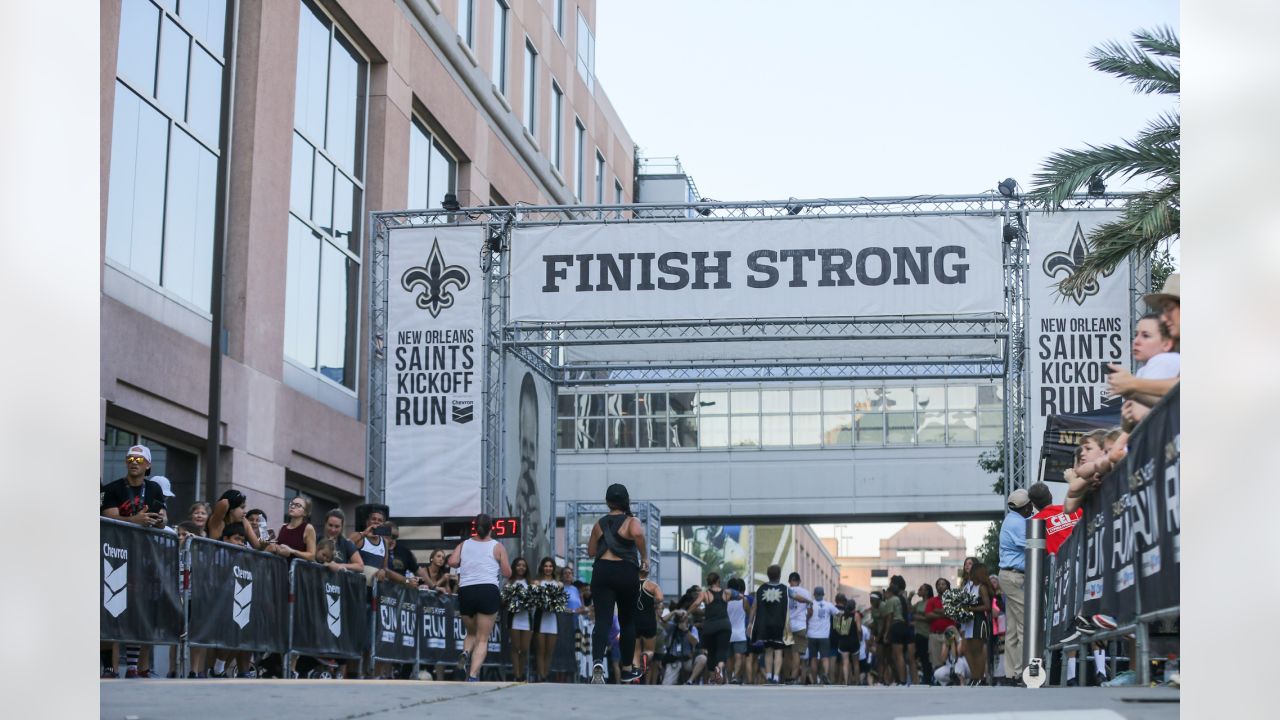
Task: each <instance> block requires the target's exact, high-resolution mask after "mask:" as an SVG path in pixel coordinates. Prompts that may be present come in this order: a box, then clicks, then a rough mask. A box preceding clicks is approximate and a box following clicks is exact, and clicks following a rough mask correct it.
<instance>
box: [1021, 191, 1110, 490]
mask: <svg viewBox="0 0 1280 720" xmlns="http://www.w3.org/2000/svg"><path fill="white" fill-rule="evenodd" d="M1118 216H1119V213H1114V212H1069V211H1068V212H1059V213H1054V214H1052V215H1037V216H1036V217H1035V219H1034V225H1033V227H1032V232H1031V248H1030V249H1031V261H1030V267H1029V268H1028V281H1027V284H1028V288H1027V293H1028V296H1029V297H1028V300H1029V302H1030V308H1029V312H1028V317H1027V343H1028V347H1029V349H1030V351H1031V354H1030V359H1029V363H1028V366H1029V367H1028V371H1029V372H1030V373H1031V378H1030V379H1031V382H1030V387H1031V406H1030V408H1028V415H1029V416H1030V418H1029V419H1030V423H1029V427H1028V428H1027V431H1028V432H1030V433H1031V455H1030V457H1029V458H1028V464H1029V465H1031V466H1032V467H1039V466H1040V448H1041V444H1042V442H1043V438H1044V430H1045V424H1046V421H1047V418H1048V417H1049V416H1050V415H1063V414H1079V413H1083V412H1087V411H1089V410H1097V409H1099V408H1101V407H1102V406H1103V405H1104V403H1108V401H1109V398H1107V397H1105V391H1106V388H1107V376H1106V372H1105V369H1106V365H1107V364H1108V363H1115V364H1118V365H1120V366H1122V367H1125V368H1128V367H1129V351H1130V346H1131V345H1132V342H1131V341H1132V338H1133V333H1132V328H1130V327H1129V326H1130V307H1131V302H1130V297H1129V263H1128V261H1126V262H1124V263H1121V264H1120V265H1119V266H1118V267H1116V269H1115V270H1114V271H1112V272H1111V273H1110V274H1109V275H1102V276H1099V277H1098V279H1097V280H1096V281H1095V282H1093V283H1091V284H1089V285H1088V286H1086V287H1085V288H1084V289H1082V290H1080V291H1079V292H1077V293H1075V294H1073V295H1070V296H1068V297H1063V296H1062V295H1060V294H1059V293H1058V289H1057V287H1056V286H1057V284H1058V283H1059V282H1060V281H1062V280H1063V279H1065V278H1066V277H1068V276H1069V275H1071V273H1073V272H1075V269H1076V268H1077V267H1079V266H1080V264H1081V263H1083V262H1084V260H1085V258H1086V257H1087V256H1088V255H1089V246H1088V243H1087V242H1086V240H1085V238H1086V237H1088V235H1089V233H1090V232H1091V231H1092V230H1093V229H1094V228H1095V227H1097V226H1098V225H1101V224H1103V223H1106V222H1109V221H1111V220H1114V219H1115V218H1117V217H1118ZM1040 479H1041V480H1046V481H1050V480H1056V481H1061V480H1062V478H1061V477H1044V478H1040ZM1032 480H1035V478H1032Z"/></svg>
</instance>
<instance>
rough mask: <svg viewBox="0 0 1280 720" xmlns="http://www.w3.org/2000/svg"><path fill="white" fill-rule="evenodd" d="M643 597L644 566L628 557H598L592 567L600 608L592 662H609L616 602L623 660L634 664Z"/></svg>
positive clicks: (593, 635)
mask: <svg viewBox="0 0 1280 720" xmlns="http://www.w3.org/2000/svg"><path fill="white" fill-rule="evenodd" d="M639 599H640V568H638V567H636V566H635V565H633V564H631V563H629V562H627V561H625V560H603V559H597V560H596V562H595V565H594V566H593V567H592V569H591V605H592V606H593V607H594V608H595V609H596V627H595V630H593V631H592V632H591V657H592V662H595V663H599V664H601V665H607V664H608V660H607V658H608V657H609V654H608V650H609V633H610V632H611V631H612V630H613V612H614V606H615V605H616V606H617V608H618V627H619V628H620V629H621V636H620V637H619V639H618V650H619V653H620V655H621V664H622V665H626V666H628V667H629V666H630V665H631V658H632V657H633V656H634V654H635V651H636V625H635V614H636V603H637V601H638V600H639Z"/></svg>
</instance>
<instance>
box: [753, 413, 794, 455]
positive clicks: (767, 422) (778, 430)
mask: <svg viewBox="0 0 1280 720" xmlns="http://www.w3.org/2000/svg"><path fill="white" fill-rule="evenodd" d="M760 436H761V438H760V444H761V445H762V446H764V447H790V445H791V416H790V415H765V416H764V417H762V418H760Z"/></svg>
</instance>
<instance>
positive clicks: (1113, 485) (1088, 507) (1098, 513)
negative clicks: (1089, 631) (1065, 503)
mask: <svg viewBox="0 0 1280 720" xmlns="http://www.w3.org/2000/svg"><path fill="white" fill-rule="evenodd" d="M1118 484H1119V483H1118V481H1117V480H1116V479H1115V478H1114V477H1109V478H1104V479H1103V481H1102V485H1101V486H1100V487H1099V488H1098V490H1096V491H1094V492H1093V493H1091V494H1090V495H1089V497H1087V498H1086V499H1085V502H1084V507H1083V510H1084V514H1083V515H1081V516H1080V521H1079V522H1078V523H1076V529H1075V530H1074V531H1072V533H1071V536H1072V537H1076V536H1078V535H1080V532H1081V531H1082V530H1083V531H1084V537H1083V538H1082V539H1083V540H1084V558H1083V562H1084V573H1083V579H1084V587H1083V588H1082V589H1081V590H1082V593H1083V595H1082V601H1081V609H1080V612H1081V613H1082V614H1084V616H1085V617H1092V616H1093V615H1096V614H1098V613H1104V614H1107V615H1114V614H1115V610H1114V601H1115V580H1114V579H1113V576H1112V574H1111V573H1110V572H1108V569H1109V567H1110V566H1111V562H1112V555H1111V546H1112V545H1113V544H1114V539H1113V538H1112V537H1111V533H1112V532H1113V525H1112V514H1113V513H1112V503H1114V502H1115V499H1116V496H1117V495H1118V494H1119V493H1118V491H1117V488H1118Z"/></svg>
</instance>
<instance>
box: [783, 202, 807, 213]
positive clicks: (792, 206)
mask: <svg viewBox="0 0 1280 720" xmlns="http://www.w3.org/2000/svg"><path fill="white" fill-rule="evenodd" d="M787 200H788V202H789V204H788V205H787V214H788V215H799V214H800V212H801V211H802V210H804V205H802V204H800V203H798V202H790V201H793V200H795V198H788V199H787Z"/></svg>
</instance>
